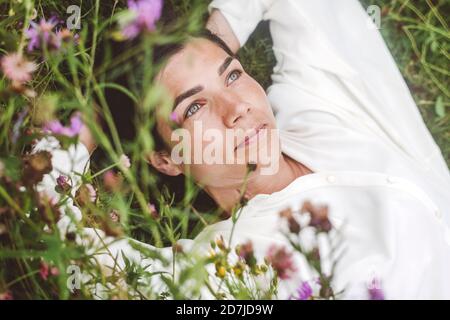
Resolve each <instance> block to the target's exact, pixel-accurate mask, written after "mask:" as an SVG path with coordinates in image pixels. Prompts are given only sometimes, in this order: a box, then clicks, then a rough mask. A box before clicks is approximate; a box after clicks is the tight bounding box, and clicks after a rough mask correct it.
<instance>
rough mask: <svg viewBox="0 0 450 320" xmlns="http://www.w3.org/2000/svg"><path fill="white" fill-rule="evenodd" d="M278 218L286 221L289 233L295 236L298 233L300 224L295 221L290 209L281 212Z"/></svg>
mask: <svg viewBox="0 0 450 320" xmlns="http://www.w3.org/2000/svg"><path fill="white" fill-rule="evenodd" d="M280 217H281V218H284V219H286V220H287V222H288V226H289V231H290V232H292V233H295V234H297V233H299V232H300V224H299V223H298V222H297V220H296V219H295V217H294V215H293V213H292V210H291V209H290V208H288V209H285V210H282V211H281V212H280Z"/></svg>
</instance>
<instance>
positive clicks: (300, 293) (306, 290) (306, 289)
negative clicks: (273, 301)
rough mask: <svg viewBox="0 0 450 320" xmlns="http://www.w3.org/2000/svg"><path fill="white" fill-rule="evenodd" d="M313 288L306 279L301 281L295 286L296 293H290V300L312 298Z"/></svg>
mask: <svg viewBox="0 0 450 320" xmlns="http://www.w3.org/2000/svg"><path fill="white" fill-rule="evenodd" d="M312 295H313V290H312V288H311V286H310V285H309V283H308V282H307V281H302V283H301V284H300V286H299V287H298V288H297V291H296V295H295V296H294V295H292V296H291V297H290V300H309V299H311V298H312Z"/></svg>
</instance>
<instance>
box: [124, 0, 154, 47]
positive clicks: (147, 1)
mask: <svg viewBox="0 0 450 320" xmlns="http://www.w3.org/2000/svg"><path fill="white" fill-rule="evenodd" d="M162 6H163V3H162V0H137V1H134V0H128V10H129V11H130V12H131V13H132V14H133V18H132V19H131V21H129V22H128V23H127V24H126V25H125V26H124V28H123V29H122V35H123V36H124V37H125V38H126V39H133V38H135V37H137V36H138V35H139V33H141V32H142V31H153V30H155V23H156V21H158V19H159V18H160V17H161V11H162Z"/></svg>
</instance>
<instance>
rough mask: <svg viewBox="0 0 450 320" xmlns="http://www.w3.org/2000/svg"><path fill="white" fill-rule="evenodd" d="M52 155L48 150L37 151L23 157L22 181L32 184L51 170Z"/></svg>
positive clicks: (40, 179)
mask: <svg viewBox="0 0 450 320" xmlns="http://www.w3.org/2000/svg"><path fill="white" fill-rule="evenodd" d="M51 159H52V155H51V153H50V152H48V151H39V152H36V153H33V154H30V155H26V156H25V157H24V158H23V182H24V183H26V184H28V185H34V184H36V183H38V182H40V181H42V178H43V177H44V175H45V174H47V173H50V172H51V171H52V168H53V167H52V161H51Z"/></svg>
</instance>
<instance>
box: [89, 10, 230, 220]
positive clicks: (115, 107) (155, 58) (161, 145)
mask: <svg viewBox="0 0 450 320" xmlns="http://www.w3.org/2000/svg"><path fill="white" fill-rule="evenodd" d="M165 9H166V8H165ZM174 19H175V17H174V11H173V10H167V9H166V10H165V11H163V15H162V18H161V20H160V21H159V25H158V26H159V27H162V28H164V27H165V26H167V25H168V24H169V23H171V22H173V21H174ZM187 36H193V37H200V38H204V39H208V40H210V41H211V42H213V43H214V44H216V45H218V46H219V47H220V48H222V49H223V50H224V51H225V52H226V53H228V54H229V55H230V56H234V53H233V52H232V51H231V49H230V48H229V47H228V46H227V44H226V43H225V42H224V41H223V40H222V39H221V38H219V37H218V36H217V35H215V34H213V33H211V32H210V31H209V30H207V29H204V30H201V31H199V32H196V33H193V34H189V35H188V34H186V38H185V39H187ZM138 41H139V39H136V40H134V41H131V42H130V41H128V42H115V43H109V44H107V48H106V50H107V51H108V50H109V52H105V51H103V52H100V53H99V56H100V57H99V58H100V59H103V57H101V56H102V55H105V54H109V55H110V57H117V56H118V55H120V54H121V53H122V52H125V51H126V50H128V49H129V48H130V46H131V47H132V46H134V45H136V44H137V43H138ZM183 48H184V44H183V42H173V43H167V44H162V45H155V46H154V47H153V54H152V65H154V66H158V65H161V64H163V63H164V61H167V59H169V58H170V57H171V56H173V55H174V54H176V53H177V52H179V51H180V50H182V49H183ZM138 61H139V60H138V59H132V60H131V61H126V62H124V63H123V68H121V72H119V73H116V74H114V73H113V74H111V75H109V76H110V78H109V79H108V81H109V82H114V83H116V84H119V85H121V86H123V87H125V88H130V85H131V82H132V81H133V80H132V78H133V76H134V78H135V74H134V73H135V72H136V71H138V70H139V69H142V68H139V62H138ZM104 94H105V98H106V102H107V104H108V107H109V110H110V112H111V115H112V118H113V120H114V123H115V126H116V129H117V131H118V134H119V137H120V139H121V141H122V142H124V143H126V142H128V141H133V140H134V139H135V137H136V134H137V133H136V128H135V119H136V112H137V110H138V109H137V107H138V106H137V105H136V103H135V102H134V101H133V100H132V99H131V98H130V97H129V96H128V95H127V94H125V93H124V92H122V91H120V90H117V89H115V88H109V87H107V88H105V90H104ZM124 106H129V107H126V108H124ZM103 127H104V131H105V132H106V133H108V132H109V130H108V129H107V127H106V125H105V124H104V123H103ZM156 127H157V126H156V124H155V125H154V126H153V129H152V132H151V134H152V138H153V141H154V149H155V151H159V150H167V148H168V146H167V145H166V143H165V142H164V140H163V139H162V137H161V136H160V134H159V132H158V130H157V128H156ZM104 156H105V154H104V153H102V151H99V152H96V154H94V157H95V158H96V159H97V160H99V159H102V158H103V157H104ZM150 170H151V171H152V173H153V174H154V175H155V176H156V177H157V180H158V189H159V190H161V191H162V190H164V189H165V190H166V191H167V192H168V193H170V195H171V196H172V197H173V199H174V201H175V202H179V201H181V200H182V199H183V197H184V195H185V182H186V181H185V179H186V177H185V176H183V175H179V176H176V177H172V176H166V175H164V174H161V173H160V172H158V171H157V170H155V169H154V168H151V169H150ZM162 193H164V192H162ZM153 201H155V202H156V201H157V199H153ZM192 206H193V207H194V208H195V209H196V210H198V211H200V212H211V211H215V210H219V208H218V207H217V204H216V203H215V202H214V200H213V199H212V198H211V197H210V196H209V195H208V194H207V193H206V192H205V191H203V190H199V193H198V195H197V197H196V198H195V201H194V202H193V203H192ZM219 211H220V210H219Z"/></svg>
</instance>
